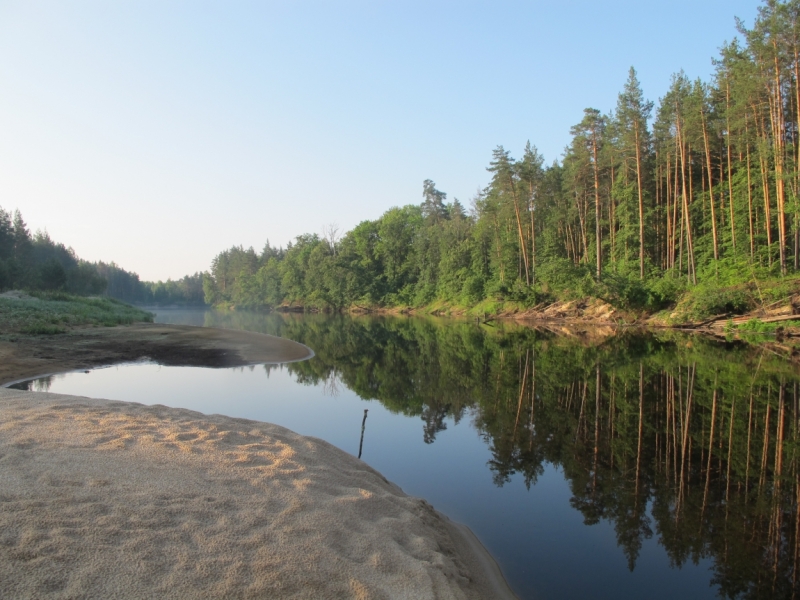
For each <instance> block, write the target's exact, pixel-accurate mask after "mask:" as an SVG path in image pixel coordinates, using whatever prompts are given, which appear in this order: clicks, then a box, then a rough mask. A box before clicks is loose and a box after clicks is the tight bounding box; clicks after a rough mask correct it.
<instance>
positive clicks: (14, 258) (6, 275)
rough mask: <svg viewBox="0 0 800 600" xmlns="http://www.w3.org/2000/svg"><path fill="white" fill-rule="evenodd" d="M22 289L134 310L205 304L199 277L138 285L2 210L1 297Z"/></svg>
mask: <svg viewBox="0 0 800 600" xmlns="http://www.w3.org/2000/svg"><path fill="white" fill-rule="evenodd" d="M9 289H25V290H31V291H44V292H67V293H70V294H75V295H78V296H96V295H101V294H104V295H107V296H111V297H112V298H116V299H118V300H124V301H126V302H133V303H136V304H179V305H196V304H203V276H202V274H201V273H195V274H194V275H187V276H185V277H183V278H182V279H179V280H177V281H173V280H167V281H166V282H163V281H158V282H148V281H140V280H139V276H138V275H137V274H136V273H131V272H129V271H126V270H125V269H123V268H121V267H119V266H117V265H116V264H114V263H110V264H107V263H104V262H95V263H92V262H89V261H86V260H82V259H81V258H79V257H78V255H77V254H76V253H75V251H74V250H73V249H72V248H68V247H67V246H65V245H64V244H63V243H60V242H55V241H54V240H53V239H51V238H50V235H49V234H48V233H47V232H46V231H44V232H42V231H37V232H36V233H35V234H33V235H31V233H30V231H29V230H28V226H27V224H26V223H25V220H24V219H23V218H22V214H21V213H20V212H19V211H18V210H17V211H14V213H13V214H12V213H10V212H9V211H6V210H4V209H3V208H2V207H0V291H3V290H9Z"/></svg>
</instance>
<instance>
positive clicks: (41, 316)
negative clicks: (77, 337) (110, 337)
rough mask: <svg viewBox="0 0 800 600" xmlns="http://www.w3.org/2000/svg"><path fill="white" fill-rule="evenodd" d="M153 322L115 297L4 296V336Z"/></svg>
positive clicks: (0, 320) (0, 322)
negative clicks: (5, 334) (6, 334)
mask: <svg viewBox="0 0 800 600" xmlns="http://www.w3.org/2000/svg"><path fill="white" fill-rule="evenodd" d="M152 321H153V315H152V314H151V313H149V312H146V311H143V310H141V309H138V308H135V307H133V306H130V305H128V304H125V303H124V302H120V301H119V300H114V299H113V298H98V297H83V296H73V295H71V294H66V293H63V292H31V295H30V296H27V297H23V298H20V299H17V298H3V297H0V333H28V334H42V335H53V334H58V333H65V332H66V331H67V330H68V329H70V328H72V327H86V326H95V327H114V326H116V325H130V324H131V323H140V322H144V323H152Z"/></svg>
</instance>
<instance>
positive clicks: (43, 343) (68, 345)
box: [0, 323, 314, 385]
mask: <svg viewBox="0 0 800 600" xmlns="http://www.w3.org/2000/svg"><path fill="white" fill-rule="evenodd" d="M5 338H6V339H2V340H0V385H3V384H7V383H9V382H10V381H15V380H19V379H30V378H32V377H36V376H39V375H47V374H51V373H63V372H65V371H73V370H77V369H90V368H94V367H100V366H105V365H111V364H120V363H125V362H133V361H137V360H142V359H148V360H152V361H154V362H157V363H159V364H162V365H172V366H185V367H241V366H245V365H253V364H264V363H275V362H292V361H296V360H305V359H307V358H310V357H311V356H313V355H314V353H313V352H312V351H311V349H309V348H308V347H307V346H304V345H303V344H298V343H297V342H293V341H292V340H287V339H283V338H279V337H275V336H272V335H266V334H263V333H255V332H251V331H238V330H234V329H216V328H212V327H191V326H189V325H162V324H153V323H138V324H136V325H127V326H120V327H87V328H81V329H74V330H72V331H69V332H67V333H64V334H61V335H22V334H17V335H7V336H5Z"/></svg>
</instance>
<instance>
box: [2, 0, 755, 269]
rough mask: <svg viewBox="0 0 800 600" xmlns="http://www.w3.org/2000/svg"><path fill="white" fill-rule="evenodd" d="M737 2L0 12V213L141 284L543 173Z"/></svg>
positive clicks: (719, 35)
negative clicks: (431, 184) (493, 173)
mask: <svg viewBox="0 0 800 600" xmlns="http://www.w3.org/2000/svg"><path fill="white" fill-rule="evenodd" d="M757 7H758V2H756V1H755V0H748V1H744V0H693V1H690V0H669V1H666V0H663V1H662V0H651V1H649V2H644V1H642V0H606V1H605V2H597V1H596V0H595V1H577V0H576V1H561V2H553V1H552V0H551V1H539V0H536V1H530V2H503V1H494V2H470V1H458V2H456V1H453V2H438V1H435V0H429V1H426V2H404V1H399V0H398V1H395V2H388V1H383V0H370V1H367V0H364V1H341V2H310V1H309V2H306V1H282V2H266V1H264V2H245V1H230V2H222V1H219V2H202V1H198V0H191V1H186V2H177V1H175V2H171V1H168V0H154V1H144V0H136V1H124V0H114V1H113V2H108V1H107V0H96V1H88V2H87V1H79V0H74V1H70V2H62V1H51V2H39V1H37V0H19V1H15V0H10V1H9V0H0V56H2V57H3V59H2V61H0V206H2V207H3V208H5V209H6V210H8V209H15V208H19V209H20V210H21V211H22V214H23V216H24V217H25V219H26V220H27V222H28V224H29V225H30V227H31V229H32V230H36V229H45V228H46V229H47V230H48V232H49V233H50V235H51V236H52V237H53V238H54V239H56V240H57V241H61V242H64V243H65V244H67V245H69V246H72V247H74V248H75V250H76V251H77V253H78V254H79V255H80V256H81V257H84V258H87V259H90V260H101V259H102V260H105V261H111V260H114V261H116V262H117V263H118V264H120V265H121V266H123V267H125V268H126V269H129V270H134V271H136V272H138V273H139V274H140V275H141V276H142V278H144V279H166V278H168V277H172V278H177V277H181V276H183V275H184V274H186V273H192V272H195V271H198V270H206V269H207V268H208V267H209V265H210V261H211V259H212V258H213V257H214V255H216V254H217V252H219V251H220V250H222V249H224V248H227V247H229V246H231V245H233V244H243V245H244V246H250V245H252V246H254V247H255V248H256V249H259V250H260V248H261V247H262V246H263V244H264V242H265V241H266V240H267V239H269V240H270V242H271V243H272V244H273V245H284V246H285V245H286V243H287V242H288V241H290V240H292V239H293V238H294V237H295V236H297V235H300V234H302V233H321V231H322V229H323V227H324V226H325V225H327V224H330V223H337V224H338V225H339V226H340V228H341V230H343V231H344V230H348V229H351V228H352V227H353V226H355V225H356V224H357V223H358V222H360V221H362V220H365V219H375V218H377V217H378V216H380V215H381V214H382V213H383V212H384V211H385V210H386V209H388V208H390V207H392V206H400V205H404V204H411V203H413V204H417V203H419V202H420V201H421V193H422V181H423V180H424V179H428V178H429V179H433V180H434V181H435V182H436V184H437V187H438V188H439V189H441V190H442V191H445V192H447V194H448V199H452V198H453V197H457V198H459V199H460V200H461V201H462V203H464V204H465V205H469V201H470V199H471V198H472V196H474V194H475V191H476V190H477V189H478V188H480V187H483V186H485V185H486V183H487V181H488V177H487V173H486V170H485V168H486V166H487V165H488V163H489V160H490V158H491V152H492V150H493V149H494V148H495V147H496V146H497V145H503V146H505V147H506V148H507V149H508V150H510V151H511V153H512V155H513V156H515V157H517V156H519V155H520V154H521V152H522V149H523V147H524V145H525V142H526V141H527V140H530V141H531V143H533V144H535V145H536V146H537V147H538V148H539V150H540V151H541V152H542V153H543V154H544V156H545V159H546V161H547V162H548V163H549V162H552V161H553V160H555V159H558V158H559V157H560V156H561V153H562V150H563V148H564V146H565V145H566V144H567V143H568V142H569V128H570V126H572V125H573V124H575V123H577V122H578V121H580V119H581V117H582V113H583V109H584V108H585V107H589V106H591V107H594V108H598V109H600V110H602V111H603V112H606V111H608V110H610V109H612V108H613V107H614V105H615V104H616V99H617V94H618V93H619V91H620V90H621V89H622V86H623V84H624V82H625V79H626V77H627V73H628V68H629V67H630V66H634V67H635V68H636V69H637V71H638V73H639V78H640V80H641V82H642V87H643V89H644V93H645V95H646V96H647V97H648V98H650V99H652V100H654V101H656V102H657V101H658V98H659V97H660V96H662V95H663V94H664V93H665V91H666V89H667V87H668V85H669V81H670V76H671V75H672V74H673V73H675V72H677V71H679V70H680V69H684V70H685V71H686V73H687V75H688V76H689V77H691V78H696V77H702V78H703V79H708V78H709V76H710V74H711V73H712V71H713V67H712V64H711V58H712V57H713V56H716V55H717V50H718V48H719V46H720V45H721V44H722V43H723V42H724V41H725V40H731V39H732V38H733V37H734V36H735V35H736V30H735V23H734V16H739V17H741V18H742V19H744V20H745V22H746V23H747V24H748V25H750V24H752V22H753V18H754V17H755V15H756V11H757Z"/></svg>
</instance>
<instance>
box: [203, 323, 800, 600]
mask: <svg viewBox="0 0 800 600" xmlns="http://www.w3.org/2000/svg"><path fill="white" fill-rule="evenodd" d="M248 319H252V322H248ZM206 324H207V325H213V326H228V327H243V328H247V329H256V330H261V331H264V332H265V333H273V334H275V335H281V336H285V337H289V338H291V339H296V340H299V341H301V342H303V343H305V344H307V345H309V346H311V347H312V348H314V350H315V352H316V353H317V357H318V358H319V360H316V361H309V362H304V363H296V364H293V365H291V366H290V367H289V369H290V370H291V371H292V372H294V373H295V374H296V375H297V376H298V378H299V379H300V380H301V381H306V382H309V383H316V382H325V381H330V379H331V378H332V377H333V378H334V379H335V380H338V381H341V382H342V383H343V384H344V385H346V386H347V387H349V388H350V389H353V390H355V391H356V392H357V393H358V394H359V395H360V396H362V397H364V398H370V399H377V400H379V401H380V402H381V403H382V404H383V405H385V406H386V407H388V408H389V409H390V410H392V411H395V412H398V413H402V414H404V415H412V416H418V417H419V418H421V420H422V422H423V423H422V439H423V440H424V442H425V443H426V444H432V443H434V442H435V440H436V436H437V434H439V433H440V432H442V431H444V430H445V429H446V418H451V419H452V420H453V421H454V422H455V423H458V421H459V420H461V419H462V418H464V416H465V415H467V414H468V413H469V414H470V415H471V416H472V419H473V420H474V423H475V425H476V427H477V428H478V429H479V431H480V432H481V435H482V436H483V438H484V440H485V442H486V443H487V444H488V446H489V447H490V449H491V455H492V458H491V460H490V462H489V464H488V467H489V469H491V471H492V475H493V480H494V483H495V484H496V485H497V486H503V485H505V484H506V483H507V482H509V481H510V479H511V476H512V475H514V474H516V473H519V474H521V475H522V476H523V477H524V481H525V484H526V485H527V486H528V487H530V486H532V485H534V484H535V483H536V481H537V478H538V477H539V476H540V475H541V474H542V473H543V471H544V468H545V465H546V464H548V463H549V464H552V465H555V466H557V467H558V468H560V469H561V470H563V473H564V475H565V476H566V478H567V480H568V481H569V485H570V489H571V492H572V498H571V499H570V503H571V505H572V506H573V507H574V508H575V509H577V510H579V511H580V512H581V514H582V515H583V519H584V522H585V523H586V524H587V525H591V524H595V523H598V522H599V521H601V520H607V521H609V522H611V523H613V526H614V529H615V531H616V536H617V543H618V545H619V547H620V549H621V550H622V552H624V554H625V557H626V559H627V562H628V568H629V569H630V570H634V569H635V567H636V563H637V559H638V557H639V553H640V549H641V547H642V543H643V540H645V539H648V538H650V537H651V536H653V535H656V536H658V540H659V543H660V544H661V545H662V546H663V547H664V548H665V549H666V551H667V554H668V556H669V560H670V562H671V565H670V566H671V567H681V566H682V565H686V564H687V563H689V562H691V563H695V564H696V563H698V562H699V561H700V560H701V559H703V558H711V559H713V564H714V567H713V571H714V575H713V581H712V584H713V585H714V586H716V587H717V590H718V593H719V594H721V595H723V596H725V597H730V598H738V597H742V598H795V597H796V596H797V595H798V581H797V575H798V566H800V550H798V548H799V547H798V534H799V533H800V513H798V510H797V506H798V499H799V498H800V471H799V470H798V458H800V456H798V451H799V450H800V445H798V414H800V412H799V411H798V401H799V399H800V393H799V390H798V379H797V376H796V372H795V369H794V367H793V366H792V365H791V364H789V363H787V362H785V361H783V360H781V359H779V358H777V357H774V356H771V355H769V354H765V353H763V352H758V351H754V350H752V349H748V348H746V347H742V346H734V345H727V346H725V345H719V344H716V343H711V342H709V341H705V340H703V339H698V338H687V337H683V336H679V335H675V334H664V335H659V336H657V335H640V334H633V333H626V334H621V335H617V336H611V337H608V336H606V335H604V334H603V335H600V336H594V337H593V335H592V334H591V332H584V333H583V334H582V335H577V336H575V337H567V336H559V335H555V334H553V333H552V332H547V331H536V330H532V329H528V328H521V327H513V326H505V327H504V326H502V325H500V326H498V327H496V328H494V329H489V328H487V327H481V326H477V325H476V324H474V323H452V322H450V323H446V324H443V323H442V322H441V321H435V320H425V319H391V318H363V319H351V318H345V317H334V318H331V317H319V318H315V317H308V316H306V317H297V316H295V315H270V316H269V317H268V318H264V316H263V315H258V316H255V317H254V316H253V315H249V314H247V313H233V314H220V313H208V314H207V316H206Z"/></svg>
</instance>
